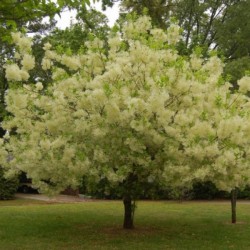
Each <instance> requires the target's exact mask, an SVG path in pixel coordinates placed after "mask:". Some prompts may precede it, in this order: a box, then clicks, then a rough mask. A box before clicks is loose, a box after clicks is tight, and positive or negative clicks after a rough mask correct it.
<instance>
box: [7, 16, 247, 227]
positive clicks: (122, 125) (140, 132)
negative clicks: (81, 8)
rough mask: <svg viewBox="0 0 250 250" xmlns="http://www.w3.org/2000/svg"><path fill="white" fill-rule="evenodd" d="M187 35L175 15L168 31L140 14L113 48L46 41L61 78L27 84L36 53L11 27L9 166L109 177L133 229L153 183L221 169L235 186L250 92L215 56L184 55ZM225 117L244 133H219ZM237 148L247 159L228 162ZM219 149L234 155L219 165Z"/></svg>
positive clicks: (46, 65)
mask: <svg viewBox="0 0 250 250" xmlns="http://www.w3.org/2000/svg"><path fill="white" fill-rule="evenodd" d="M179 37H180V33H179V27H178V26H177V25H175V24H172V25H170V27H169V29H168V30H167V32H164V31H163V30H161V29H154V28H152V27H151V23H150V20H149V18H148V17H146V16H142V17H140V18H138V19H137V20H136V21H133V20H132V19H129V20H128V21H127V22H126V24H125V25H124V27H122V32H116V31H114V32H113V33H111V34H110V38H109V41H108V48H109V50H108V52H107V51H106V50H105V49H104V43H103V42H102V41H101V40H99V39H97V38H94V37H93V38H92V39H90V40H89V41H88V42H86V43H85V46H86V47H87V48H88V50H87V51H86V52H82V53H81V52H79V53H78V54H77V55H73V56H70V55H66V54H60V55H59V54H57V53H56V52H55V51H53V50H51V45H50V44H45V45H44V50H45V58H44V59H43V61H42V69H43V70H45V71H50V72H52V79H53V82H52V83H51V84H49V86H48V87H47V88H46V89H44V88H43V84H42V82H35V83H29V84H23V85H21V86H20V82H21V83H24V82H26V81H28V78H29V73H28V71H29V70H30V69H32V68H33V67H34V58H33V57H32V55H31V41H30V40H29V39H27V38H25V37H22V36H21V35H20V34H13V40H14V42H15V43H16V44H17V46H18V48H19V59H18V62H17V64H10V65H7V66H6V77H7V79H8V80H9V81H10V82H11V89H10V90H9V91H8V95H7V96H6V103H7V110H8V111H9V112H10V113H11V114H12V116H10V117H9V118H8V120H6V121H5V122H4V124H3V127H4V129H6V130H8V131H11V130H15V134H14V135H13V136H10V138H9V139H8V140H9V141H8V143H6V144H5V148H6V151H7V152H9V154H11V155H12V156H13V160H12V161H10V162H7V163H6V162H5V163H4V165H5V167H6V168H8V169H9V171H8V172H9V173H11V172H13V173H15V172H18V171H20V170H22V171H24V172H26V173H27V174H28V177H29V178H32V181H33V184H34V185H35V186H37V187H38V188H39V189H40V191H42V192H47V193H50V192H52V193H57V192H60V191H62V190H63V189H65V187H68V186H72V187H75V186H78V185H80V183H81V179H82V177H84V180H85V181H86V183H87V185H88V186H89V187H91V186H96V185H97V183H98V182H100V181H102V180H105V183H106V188H107V190H108V189H109V188H112V190H117V193H119V194H120V195H121V196H122V197H123V203H124V208H125V213H124V224H123V226H124V228H126V229H131V228H133V227H134V222H133V215H134V209H135V200H136V199H137V198H138V197H139V195H140V194H142V193H143V192H144V191H145V187H148V185H147V183H158V182H159V183H161V184H164V185H167V186H172V187H173V188H175V187H181V186H186V187H189V186H191V184H192V182H193V181H194V180H195V181H196V180H204V179H209V178H213V180H214V181H215V183H217V184H218V186H219V185H220V184H223V185H224V186H223V185H220V187H221V188H224V187H226V188H227V189H229V188H232V187H233V188H234V187H240V186H244V185H245V184H246V183H249V177H250V173H249V168H248V166H247V162H249V153H250V152H249V150H248V148H249V147H246V146H247V145H248V143H249V141H250V140H249V133H248V129H249V126H247V124H249V98H248V97H247V96H245V95H243V94H241V93H240V92H239V93H238V92H237V93H236V94H231V92H230V89H229V88H230V84H228V83H225V81H224V80H223V79H222V78H221V74H222V63H221V61H220V60H219V59H218V58H217V57H215V56H213V57H211V58H210V59H209V60H207V61H203V60H202V58H201V57H200V55H199V51H196V53H194V54H193V55H192V56H191V58H185V57H182V56H179V55H178V53H177V51H176V49H175V44H176V42H177V41H178V39H179ZM241 81H242V82H241V83H240V86H241V87H240V90H244V91H247V90H249V87H248V84H247V82H248V78H244V79H242V80H241ZM241 110H244V112H241ZM227 119H229V120H230V121H231V119H232V120H233V121H234V119H235V120H237V121H238V122H239V126H238V127H237V128H235V129H236V132H237V136H238V137H239V141H240V140H241V141H242V142H238V144H234V145H232V144H231V143H229V145H228V146H227V144H226V142H227V140H224V139H225V138H228V136H226V137H221V135H219V131H220V128H221V127H220V126H222V125H221V122H223V121H227ZM230 131H231V130H230ZM230 133H231V132H230ZM230 135H231V134H230ZM224 141H225V145H224ZM220 143H221V144H220ZM217 144H218V145H217ZM238 148H239V149H238ZM239 150H240V151H239ZM228 151H229V152H231V151H232V153H231V154H229V153H228ZM243 152H244V153H243ZM232 155H234V156H235V157H236V155H237V157H238V158H237V163H239V164H241V165H240V167H239V168H236V162H233V164H231V165H230V164H229V163H230V162H231V160H233V159H234V158H232V157H231V156H232ZM220 156H221V157H222V158H223V159H225V160H226V163H223V164H221V165H219V163H220V161H219V159H221V157H220ZM230 157H231V158H230ZM3 159H4V158H3ZM217 169H219V170H221V169H222V170H221V171H217ZM235 175H237V176H238V177H237V178H234V176H235ZM227 176H230V177H227ZM231 179H233V180H231ZM236 180H237V181H236ZM152 186H153V185H152Z"/></svg>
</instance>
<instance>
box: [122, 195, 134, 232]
mask: <svg viewBox="0 0 250 250" xmlns="http://www.w3.org/2000/svg"><path fill="white" fill-rule="evenodd" d="M123 204H124V222H123V228H124V229H133V228H134V204H133V202H132V199H131V196H130V195H125V196H124V197H123Z"/></svg>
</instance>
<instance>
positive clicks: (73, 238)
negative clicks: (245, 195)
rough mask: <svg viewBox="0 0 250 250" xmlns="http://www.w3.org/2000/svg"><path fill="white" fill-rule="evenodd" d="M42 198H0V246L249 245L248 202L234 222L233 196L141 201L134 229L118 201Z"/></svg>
mask: <svg viewBox="0 0 250 250" xmlns="http://www.w3.org/2000/svg"><path fill="white" fill-rule="evenodd" d="M25 204H26V205H25ZM41 204H43V205H41ZM41 204H37V201H35V202H32V201H26V200H17V201H12V202H11V201H9V202H3V201H2V202H0V249H1V250H17V249H18V250H19V249H20V250H26V249H27V250H31V249H32V250H34V249H35V250H45V249H48V250H54V249H55V250H57V249H65V250H66V249H67V250H68V249H69V250H71V249H84V250H85V249H86V250H88V249H89V250H95V249H103V250H104V249H107V250H110V249H133V250H137V249H138V250H141V249H142V250H146V249H150V250H151V249H152V250H155V249H159V250H165V249H177V250H178V249H192V250H196V249H197V250H203V249H213V250H217V249H218V250H220V249H225V250H226V249H236V250H241V249H242V250H248V249H250V204H238V217H239V221H241V222H240V223H239V224H237V225H231V224H230V223H229V222H230V204H229V202H228V203H220V202H217V203H216V202H184V203H181V204H180V203H174V202H139V203H138V209H137V211H136V217H135V225H136V229H135V230H133V231H125V230H123V229H121V224H122V217H123V207H122V203H121V202H119V201H114V202H113V201H112V202H110V201H108V202H85V203H77V204H76V203H74V204H45V203H41Z"/></svg>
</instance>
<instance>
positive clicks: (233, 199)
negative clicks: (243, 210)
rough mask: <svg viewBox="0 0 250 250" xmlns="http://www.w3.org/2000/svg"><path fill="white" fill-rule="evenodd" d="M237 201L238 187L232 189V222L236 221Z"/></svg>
mask: <svg viewBox="0 0 250 250" xmlns="http://www.w3.org/2000/svg"><path fill="white" fill-rule="evenodd" d="M236 201H237V188H234V189H233V190H232V191H231V209H232V223H234V224H235V223H236Z"/></svg>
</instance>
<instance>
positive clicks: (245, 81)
mask: <svg viewBox="0 0 250 250" xmlns="http://www.w3.org/2000/svg"><path fill="white" fill-rule="evenodd" d="M238 85H239V86H240V88H239V91H240V92H242V93H247V92H248V91H250V77H249V76H244V77H243V78H241V79H240V80H239V81H238Z"/></svg>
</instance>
